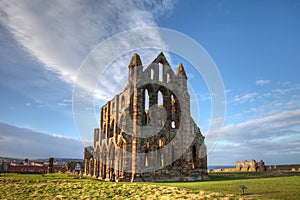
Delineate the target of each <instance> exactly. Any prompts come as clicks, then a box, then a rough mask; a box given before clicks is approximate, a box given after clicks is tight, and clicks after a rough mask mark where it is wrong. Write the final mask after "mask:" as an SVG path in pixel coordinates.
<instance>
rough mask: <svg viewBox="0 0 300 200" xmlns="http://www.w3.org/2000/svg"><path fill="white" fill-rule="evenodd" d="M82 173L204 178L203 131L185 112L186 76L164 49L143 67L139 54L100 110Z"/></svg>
mask: <svg viewBox="0 0 300 200" xmlns="http://www.w3.org/2000/svg"><path fill="white" fill-rule="evenodd" d="M84 162H85V167H84V173H85V174H86V175H91V176H94V177H98V178H101V179H105V180H116V181H189V180H202V179H206V178H207V156H206V145H205V144H204V136H203V135H202V134H201V132H200V129H199V128H198V126H197V125H196V123H195V122H194V120H193V119H192V117H191V115H190V96H189V93H188V90H187V76H186V73H185V70H184V68H183V66H182V64H179V66H178V68H177V71H176V73H174V71H173V70H172V68H171V66H170V64H169V63H168V61H167V59H166V58H165V56H164V54H163V53H160V54H159V55H158V56H157V57H156V58H155V59H154V60H153V62H152V63H151V64H150V65H148V66H147V67H146V68H145V69H143V66H142V62H141V59H140V57H139V55H138V54H136V53H135V54H134V55H133V56H132V59H131V61H130V63H129V66H128V83H127V85H126V87H125V89H124V90H123V92H121V93H120V94H117V95H116V96H115V97H114V98H113V99H111V100H110V101H108V102H107V103H106V104H105V105H104V106H103V107H102V108H101V111H100V127H99V128H96V129H95V130H94V146H93V148H91V147H88V148H86V149H85V158H84Z"/></svg>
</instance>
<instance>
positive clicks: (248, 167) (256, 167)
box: [208, 160, 300, 173]
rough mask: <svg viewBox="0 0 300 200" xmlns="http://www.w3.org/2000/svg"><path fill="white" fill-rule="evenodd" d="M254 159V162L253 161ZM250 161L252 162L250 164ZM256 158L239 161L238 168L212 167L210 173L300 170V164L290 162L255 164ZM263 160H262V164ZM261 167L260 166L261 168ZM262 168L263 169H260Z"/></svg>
mask: <svg viewBox="0 0 300 200" xmlns="http://www.w3.org/2000/svg"><path fill="white" fill-rule="evenodd" d="M253 161H254V162H253ZM249 163H252V164H251V165H249ZM255 163H256V162H255V160H252V161H251V162H247V161H243V162H242V164H243V165H241V163H240V162H237V166H236V168H221V169H212V170H208V172H209V173H211V172H240V171H243V172H257V171H261V172H300V164H290V165H267V166H265V165H264V164H263V165H257V164H255ZM262 163H263V162H262V161H260V164H262ZM259 167H260V168H259ZM259 169H261V170H259Z"/></svg>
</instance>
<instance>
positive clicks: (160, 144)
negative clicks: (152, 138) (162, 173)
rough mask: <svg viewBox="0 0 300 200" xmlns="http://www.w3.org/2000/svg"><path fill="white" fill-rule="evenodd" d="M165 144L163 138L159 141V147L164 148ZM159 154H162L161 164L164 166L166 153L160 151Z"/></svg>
mask: <svg viewBox="0 0 300 200" xmlns="http://www.w3.org/2000/svg"><path fill="white" fill-rule="evenodd" d="M163 146H164V143H163V141H162V139H159V141H158V148H159V149H162V148H163ZM159 154H160V166H164V154H163V151H159Z"/></svg>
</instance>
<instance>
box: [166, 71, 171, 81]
mask: <svg viewBox="0 0 300 200" xmlns="http://www.w3.org/2000/svg"><path fill="white" fill-rule="evenodd" d="M170 82H171V77H170V74H169V73H167V83H170Z"/></svg>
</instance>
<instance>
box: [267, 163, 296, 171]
mask: <svg viewBox="0 0 300 200" xmlns="http://www.w3.org/2000/svg"><path fill="white" fill-rule="evenodd" d="M266 171H268V172H269V171H291V172H300V164H292V165H268V166H266Z"/></svg>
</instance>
